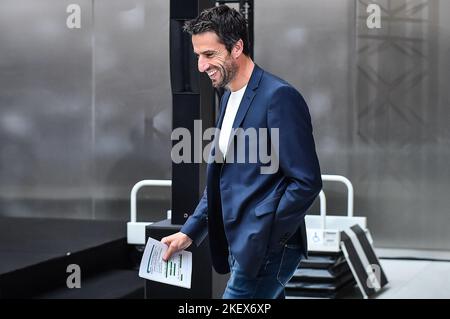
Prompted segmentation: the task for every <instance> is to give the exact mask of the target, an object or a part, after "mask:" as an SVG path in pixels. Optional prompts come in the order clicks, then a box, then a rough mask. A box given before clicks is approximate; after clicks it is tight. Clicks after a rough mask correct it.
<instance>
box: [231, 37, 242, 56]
mask: <svg viewBox="0 0 450 319" xmlns="http://www.w3.org/2000/svg"><path fill="white" fill-rule="evenodd" d="M242 51H244V42H243V41H242V39H239V40H238V41H237V42H236V43H235V45H234V47H233V50H232V51H231V54H232V55H233V58H235V59H237V58H239V57H240V56H241V55H242Z"/></svg>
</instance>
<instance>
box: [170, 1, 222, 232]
mask: <svg viewBox="0 0 450 319" xmlns="http://www.w3.org/2000/svg"><path fill="white" fill-rule="evenodd" d="M214 4H215V2H214V1H209V0H171V1H170V78H171V88H172V106H173V109H172V121H173V122H172V125H173V129H176V128H186V129H188V130H189V132H190V135H191V141H190V143H191V152H190V153H191V161H190V163H185V162H181V163H174V162H173V161H172V205H171V206H172V224H180V225H181V224H184V222H185V221H186V219H187V218H188V217H189V215H191V214H192V213H193V212H194V210H195V207H196V206H197V204H198V201H199V199H200V197H201V195H202V193H203V189H204V187H205V182H206V179H205V171H206V164H205V163H204V162H203V160H202V158H203V157H202V150H203V147H204V145H205V144H207V142H208V141H205V142H203V141H201V140H200V141H195V142H194V137H198V136H200V137H201V136H202V135H203V131H201V132H197V133H196V132H195V131H194V123H195V120H201V126H202V129H203V130H205V129H207V128H209V127H212V126H213V125H214V115H215V114H214V113H215V112H214V111H215V97H214V89H213V88H212V85H211V81H210V79H208V77H207V76H206V75H205V74H200V73H199V71H198V69H197V58H196V57H195V54H194V53H193V48H192V42H191V36H190V35H189V34H187V33H186V32H183V25H184V23H185V21H187V20H190V19H193V18H195V17H196V16H197V15H198V14H199V13H200V12H201V11H202V10H203V9H206V8H208V7H212V6H214ZM179 142H180V141H173V144H176V143H179ZM197 142H199V143H197ZM194 154H197V155H194ZM199 159H200V160H201V163H199V162H198V160H199Z"/></svg>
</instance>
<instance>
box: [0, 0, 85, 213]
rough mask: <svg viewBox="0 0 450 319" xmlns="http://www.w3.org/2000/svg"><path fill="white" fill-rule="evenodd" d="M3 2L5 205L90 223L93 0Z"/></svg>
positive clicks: (0, 137)
mask: <svg viewBox="0 0 450 319" xmlns="http://www.w3.org/2000/svg"><path fill="white" fill-rule="evenodd" d="M77 2H78V4H79V5H80V6H81V8H82V10H83V13H86V14H85V15H83V20H82V28H81V29H77V30H71V29H68V28H67V26H66V18H67V16H68V14H67V13H66V7H67V6H68V5H69V4H70V3H71V2H69V1H54V0H40V1H33V0H20V1H11V0H5V1H2V2H1V3H0V7H1V9H0V30H1V31H0V141H1V142H0V143H1V152H0V203H1V204H0V205H1V206H0V207H1V213H2V214H7V215H14V216H21V215H25V216H27V215H32V216H41V215H47V214H49V215H60V214H63V215H64V214H67V216H71V217H86V216H89V215H90V209H89V202H85V203H81V202H80V203H79V204H76V205H74V204H73V202H71V203H70V204H68V205H65V204H64V203H63V202H65V203H68V202H69V201H71V200H73V199H80V198H83V199H86V195H88V192H86V189H88V188H89V186H90V183H91V178H90V172H91V166H90V163H91V162H90V159H91V144H90V141H91V138H90V131H91V129H90V128H91V112H90V108H91V47H90V34H91V23H90V14H89V12H90V9H91V6H90V1H86V0H81V1H77Z"/></svg>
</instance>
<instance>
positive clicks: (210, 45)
mask: <svg viewBox="0 0 450 319" xmlns="http://www.w3.org/2000/svg"><path fill="white" fill-rule="evenodd" d="M192 45H193V47H194V53H195V55H196V56H197V57H198V70H199V71H200V72H206V73H207V74H208V76H209V78H210V79H211V81H212V85H213V86H214V87H215V88H220V87H225V86H227V85H228V84H229V83H230V82H231V81H232V80H233V79H234V76H235V75H236V72H237V69H238V65H237V63H236V61H235V60H234V59H233V57H232V56H231V54H230V53H229V52H228V51H227V49H226V48H225V45H224V44H222V43H220V42H219V37H218V36H217V35H216V34H215V33H214V32H204V33H200V34H195V35H192Z"/></svg>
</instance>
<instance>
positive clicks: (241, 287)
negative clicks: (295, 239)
mask: <svg viewBox="0 0 450 319" xmlns="http://www.w3.org/2000/svg"><path fill="white" fill-rule="evenodd" d="M303 257H304V256H303V253H302V249H301V248H300V247H299V246H296V245H295V246H294V245H285V246H284V248H283V249H282V250H281V251H280V252H278V253H275V254H274V253H271V254H270V253H269V254H268V255H267V256H266V257H265V258H264V262H263V263H262V266H261V268H260V270H259V272H258V275H257V276H256V277H255V278H251V277H248V276H247V275H246V274H245V273H244V272H243V271H242V269H241V267H240V266H239V264H238V263H237V261H236V259H235V258H234V257H233V256H232V255H231V254H230V256H229V258H228V260H229V263H230V270H231V275H230V279H229V280H228V283H227V287H226V288H225V292H224V293H223V296H222V298H223V299H284V298H285V295H284V287H285V285H286V283H287V282H288V281H289V280H290V279H291V278H292V276H293V275H294V272H295V270H296V269H297V267H298V265H299V264H300V261H301V260H302V258H303Z"/></svg>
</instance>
